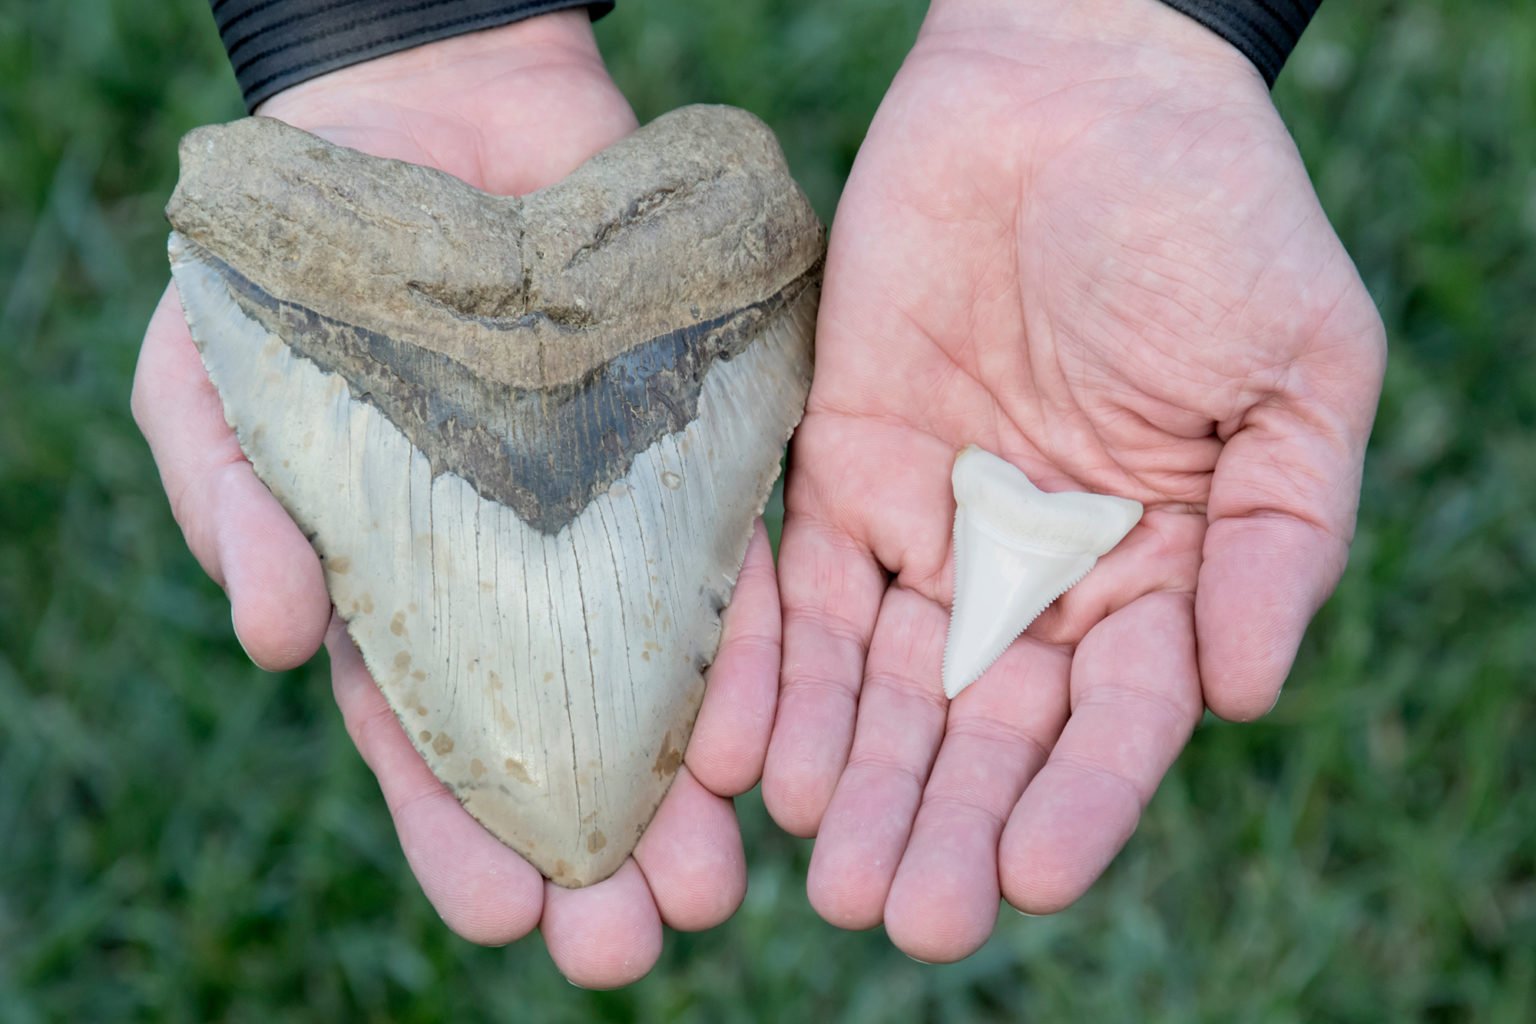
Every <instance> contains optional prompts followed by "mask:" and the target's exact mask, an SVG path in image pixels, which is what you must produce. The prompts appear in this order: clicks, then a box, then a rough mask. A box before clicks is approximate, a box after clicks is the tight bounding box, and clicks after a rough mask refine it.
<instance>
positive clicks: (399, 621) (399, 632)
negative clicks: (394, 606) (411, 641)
mask: <svg viewBox="0 0 1536 1024" xmlns="http://www.w3.org/2000/svg"><path fill="white" fill-rule="evenodd" d="M389 631H390V632H391V633H393V634H395V636H405V612H395V615H394V618H392V619H390V620H389Z"/></svg>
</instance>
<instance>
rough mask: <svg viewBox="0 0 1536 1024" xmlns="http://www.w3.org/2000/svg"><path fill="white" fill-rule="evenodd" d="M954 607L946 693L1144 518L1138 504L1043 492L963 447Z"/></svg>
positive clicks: (1006, 466) (954, 691)
mask: <svg viewBox="0 0 1536 1024" xmlns="http://www.w3.org/2000/svg"><path fill="white" fill-rule="evenodd" d="M951 481H952V483H953V486H954V491H955V600H954V605H953V606H952V608H951V611H950V617H949V638H948V640H947V642H946V643H945V645H944V693H945V694H946V695H947V696H948V697H950V698H951V699H953V698H955V697H957V696H959V694H960V691H961V690H963V689H965V688H966V687H967V686H969V685H970V684H971V683H973V682H975V681H976V680H977V679H978V678H980V677H981V674H982V673H983V672H985V671H986V670H987V669H988V668H990V667H991V666H992V663H993V662H995V661H997V659H998V658H1000V657H1002V654H1003V652H1004V651H1006V650H1007V649H1008V645H1009V644H1011V643H1013V641H1014V640H1016V639H1017V638H1018V636H1019V634H1021V633H1023V632H1024V630H1025V629H1026V628H1027V627H1028V626H1029V624H1030V623H1031V622H1033V621H1034V619H1035V617H1036V616H1037V615H1039V614H1040V613H1041V612H1043V611H1045V609H1046V607H1047V606H1048V605H1050V603H1051V602H1052V601H1054V600H1056V599H1057V598H1058V597H1060V596H1061V595H1062V594H1064V593H1066V592H1067V590H1069V589H1070V588H1071V587H1072V586H1073V585H1074V584H1076V583H1077V582H1078V581H1079V580H1081V579H1082V578H1083V577H1084V576H1086V575H1088V571H1089V570H1090V569H1092V568H1093V566H1094V563H1096V562H1097V561H1098V560H1099V557H1100V556H1101V555H1104V554H1105V553H1106V552H1108V551H1109V550H1110V549H1111V548H1113V547H1114V546H1115V545H1116V544H1118V543H1120V541H1121V539H1122V538H1124V537H1125V535H1126V534H1128V533H1130V532H1131V528H1132V527H1133V526H1135V525H1136V523H1137V522H1138V521H1139V520H1140V519H1141V511H1142V509H1141V503H1140V502H1136V501H1131V500H1130V499H1128V498H1117V497H1114V496H1113V495H1107V494H1087V493H1085V492H1081V491H1068V492H1060V493H1054V494H1052V493H1047V492H1045V491H1042V490H1040V489H1039V488H1038V487H1036V486H1035V485H1034V484H1032V483H1030V481H1029V477H1027V476H1025V475H1024V472H1023V471H1022V470H1020V469H1019V468H1018V467H1017V466H1014V465H1013V464H1012V463H1009V462H1005V461H1004V460H1002V459H1000V458H998V457H997V456H996V455H993V454H992V453H991V452H988V451H984V450H982V449H981V448H978V447H976V446H975V445H970V446H968V447H966V448H965V449H964V450H963V451H961V452H960V454H959V455H958V456H956V457H955V468H954V471H953V473H952V474H951Z"/></svg>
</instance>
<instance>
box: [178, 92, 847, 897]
mask: <svg viewBox="0 0 1536 1024" xmlns="http://www.w3.org/2000/svg"><path fill="white" fill-rule="evenodd" d="M182 157H183V165H182V178H181V182H180V184H179V185H178V186H177V190H176V194H175V196H173V198H172V201H171V204H170V207H169V209H168V211H167V212H168V216H169V217H170V220H171V223H172V226H173V227H174V228H175V231H174V232H173V234H172V236H171V240H170V254H171V261H172V272H173V273H174V275H175V279H176V287H177V291H178V292H179V293H180V296H181V301H182V303H183V306H184V309H185V312H186V314H187V320H188V324H189V326H190V328H191V332H192V338H193V340H194V341H195V342H196V344H197V346H198V349H199V351H200V352H201V354H202V358H203V363H204V365H205V366H206V367H207V369H208V373H209V377H210V378H211V380H212V381H213V384H214V386H215V387H216V388H217V389H218V392H219V396H220V399H221V400H222V402H223V406H224V415H225V418H226V419H227V420H228V422H229V423H230V425H231V426H232V427H233V428H234V429H235V431H236V432H237V434H238V436H239V440H240V445H241V448H242V449H243V450H244V452H245V454H246V456H247V457H248V458H249V459H250V462H251V465H252V467H253V468H254V470H255V472H256V473H257V475H258V476H259V477H260V478H261V479H262V480H263V481H264V482H265V483H266V485H267V487H268V488H269V489H270V490H271V491H272V493H273V495H274V496H276V497H277V498H278V500H279V501H281V502H282V504H283V505H284V507H285V508H286V509H287V510H288V512H289V514H290V515H291V516H292V517H293V519H294V521H295V522H296V523H298V524H299V526H300V527H301V528H302V529H303V530H304V531H305V533H306V535H307V536H309V537H310V538H311V539H312V541H313V543H314V546H315V549H316V551H317V552H318V553H319V554H320V556H321V557H322V559H323V560H324V564H325V567H326V584H327V586H328V588H329V590H330V594H331V599H332V600H333V602H334V603H335V605H336V608H337V610H338V611H339V613H340V615H341V617H342V618H343V619H345V620H346V623H347V630H348V632H349V633H350V634H351V636H352V638H353V640H355V641H356V643H357V646H358V650H359V651H361V652H362V656H363V659H364V660H365V662H366V663H367V665H368V668H369V670H370V672H372V674H373V677H374V679H375V680H376V681H377V682H378V684H379V687H380V689H381V690H382V691H383V693H384V695H385V697H386V698H387V699H388V700H389V703H390V706H391V707H392V708H393V709H394V712H395V714H396V715H397V716H398V718H399V720H400V723H401V724H402V726H404V728H405V730H406V734H407V735H408V736H409V737H410V740H411V742H412V743H413V744H415V746H416V749H417V750H418V751H419V752H420V754H421V755H422V757H423V758H424V759H425V761H426V763H427V765H428V766H429V767H430V768H431V769H432V771H433V772H435V773H436V775H437V777H438V778H439V779H441V780H442V782H443V783H444V784H445V785H446V786H447V787H448V788H449V789H450V790H452V792H453V793H454V795H455V796H456V797H458V799H459V800H460V801H461V802H462V803H463V805H464V807H465V808H466V809H467V810H468V811H469V813H470V814H472V815H474V816H475V818H477V819H478V820H479V821H480V822H481V823H482V824H484V825H485V827H486V828H487V829H489V830H490V831H491V832H492V833H493V834H494V835H496V836H497V837H498V838H500V839H501V840H502V841H503V842H505V843H506V844H507V845H508V846H510V847H512V848H513V849H514V850H516V851H517V852H519V853H520V854H522V855H523V856H524V857H526V858H527V859H528V860H529V861H530V862H531V863H532V864H533V865H534V866H535V867H537V868H539V869H540V870H541V871H543V872H544V873H545V874H546V875H547V876H549V878H551V879H552V880H553V881H555V882H556V883H558V884H560V885H564V886H580V885H588V884H591V883H594V882H597V881H600V880H601V879H603V878H605V877H607V876H608V875H610V874H612V873H613V872H614V871H615V870H617V869H618V868H619V866H620V865H621V864H623V863H624V859H625V858H626V857H627V856H628V855H629V853H630V851H631V850H633V849H634V846H635V844H636V843H637V842H638V841H639V838H640V836H641V834H642V832H643V831H644V830H645V828H646V825H647V823H648V822H649V821H650V820H651V817H652V815H653V814H654V812H655V810H656V808H657V806H658V805H659V804H660V802H661V800H662V797H663V796H664V795H665V794H666V792H667V788H668V786H670V785H671V783H672V780H673V779H674V777H675V776H676V775H677V772H678V770H679V766H680V765H681V764H682V762H683V756H684V753H685V751H686V748H687V744H688V737H689V734H690V732H691V730H692V728H693V722H694V716H695V714H696V713H697V711H698V707H699V701H700V700H701V698H702V695H703V691H704V676H703V670H704V668H705V667H706V666H707V665H708V664H709V663H710V661H711V660H712V659H713V658H714V656H715V653H716V648H717V645H718V643H719V638H720V612H721V609H722V608H724V607H725V605H726V603H727V602H728V601H729V600H730V597H731V593H732V588H733V587H734V585H735V581H736V575H737V572H738V571H739V569H740V566H741V562H742V557H743V554H744V552H745V551H746V547H747V542H748V539H749V537H750V535H751V532H752V524H753V521H754V520H755V519H756V518H757V516H758V514H759V513H760V512H761V511H762V508H763V504H764V502H765V501H766V500H767V498H768V494H769V491H770V490H771V488H772V486H773V481H774V479H775V477H777V476H778V470H779V458H780V453H781V452H782V451H783V446H784V441H785V439H786V438H787V437H788V436H789V433H790V431H791V430H792V429H793V427H794V425H795V423H796V422H798V421H799V419H800V414H801V411H802V409H803V408H804V404H805V397H806V393H807V390H808V388H809V385H810V373H811V350H812V343H811V333H812V330H813V325H814V324H815V320H816V305H817V297H818V294H819V290H820V277H821V258H822V252H823V245H822V232H821V228H820V225H819V224H818V223H817V222H816V219H815V215H814V213H813V212H812V210H811V207H810V205H809V204H808V203H807V202H806V200H805V198H804V196H803V195H801V193H800V191H799V189H798V188H796V186H795V184H794V182H793V180H791V178H790V177H789V171H788V168H787V166H786V165H785V164H784V160H783V157H782V156H781V155H780V153H779V150H778V144H777V142H776V141H775V140H774V138H773V135H772V133H771V132H770V131H769V130H768V128H767V127H766V126H764V125H763V124H762V123H761V122H759V121H757V120H756V119H755V118H753V117H751V116H750V115H748V114H746V113H743V112H741V111H732V110H729V109H727V108H721V107H691V108H685V109H683V110H679V111H675V112H673V113H671V114H668V115H665V116H664V117H662V118H659V119H658V120H656V121H655V122H653V123H652V124H651V125H649V126H647V127H646V128H642V129H641V130H639V131H637V132H635V133H634V134H633V135H631V136H629V137H628V138H627V139H625V140H623V141H621V142H619V143H616V144H615V145H614V146H612V147H610V148H609V149H607V150H604V151H603V152H602V153H600V154H598V155H596V156H594V157H593V158H592V159H591V160H590V161H588V162H587V163H586V164H584V165H583V166H582V167H581V168H579V169H577V170H576V171H574V172H573V173H572V174H571V175H570V176H568V177H567V178H566V179H565V180H564V181H561V182H559V183H556V184H554V185H551V186H550V187H549V188H546V189H544V190H542V191H540V192H536V193H533V194H531V195H528V196H523V197H506V196H492V195H488V194H485V193H483V192H479V191H476V190H474V189H472V188H469V187H468V186H467V185H465V184H464V183H463V182H460V181H458V180H457V179H454V178H450V177H449V176H447V175H445V174H441V173H439V172H437V171H433V170H430V169H428V168H424V167H416V166H412V165H408V164H402V163H397V162H395V161H388V160H378V159H375V158H373V157H369V156H365V155H364V154H361V153H356V152H353V151H350V150H345V149H341V148H339V147H336V146H332V145H330V144H328V143H326V142H323V141H322V140H320V139H318V138H315V137H313V136H310V135H307V134H305V133H303V132H301V131H299V130H298V129H296V128H291V127H288V126H286V125H283V124H281V123H279V122H277V121H271V120H267V119H264V118H250V119H246V120H243V121H237V122H235V123H234V124H231V125H227V126H222V127H217V128H204V129H198V130H197V131H195V132H193V133H192V134H191V135H189V136H188V137H187V139H186V140H185V142H184V143H183V147H182Z"/></svg>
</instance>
